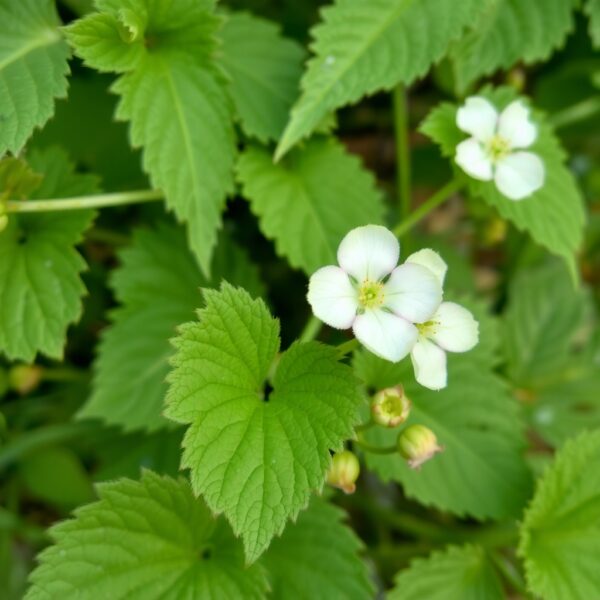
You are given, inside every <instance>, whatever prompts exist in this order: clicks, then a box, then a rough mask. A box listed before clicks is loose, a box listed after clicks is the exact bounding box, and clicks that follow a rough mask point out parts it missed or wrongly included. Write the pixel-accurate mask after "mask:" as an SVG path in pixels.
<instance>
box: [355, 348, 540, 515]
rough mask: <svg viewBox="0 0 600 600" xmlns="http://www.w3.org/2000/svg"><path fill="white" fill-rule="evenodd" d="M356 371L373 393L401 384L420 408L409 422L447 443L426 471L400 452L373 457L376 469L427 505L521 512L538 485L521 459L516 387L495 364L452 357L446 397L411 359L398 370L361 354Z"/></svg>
mask: <svg viewBox="0 0 600 600" xmlns="http://www.w3.org/2000/svg"><path fill="white" fill-rule="evenodd" d="M355 370H356V373H357V375H358V376H359V378H361V379H362V380H363V381H364V382H365V383H366V384H367V386H368V387H369V389H370V390H373V391H375V390H379V389H382V388H384V387H390V386H393V385H398V384H399V383H401V384H402V385H403V386H404V389H405V391H406V394H407V396H408V397H409V398H410V399H411V400H412V403H413V407H412V410H411V415H410V417H409V420H408V422H407V423H408V425H412V424H416V423H419V424H422V425H425V426H427V427H429V428H430V429H432V430H433V431H434V432H435V434H436V436H437V438H438V440H439V443H440V444H441V445H442V446H444V452H442V453H441V454H439V455H437V456H436V457H435V458H433V459H432V460H430V461H429V462H427V463H425V464H424V465H423V466H422V467H421V469H420V470H419V471H415V470H412V469H410V468H409V467H408V466H407V465H406V462H405V461H404V460H403V459H402V458H401V457H400V456H399V455H397V454H394V455H375V454H370V453H367V454H366V461H367V465H368V466H369V467H370V468H372V469H374V470H375V471H376V472H377V473H378V474H379V475H380V476H381V477H382V478H383V479H384V480H393V481H397V482H399V483H401V484H402V486H403V488H404V491H405V493H406V494H407V495H408V496H409V497H411V498H415V499H417V500H418V501H419V502H421V503H422V504H425V505H428V506H429V505H432V506H436V507H438V508H441V509H443V510H449V511H451V512H453V513H455V514H458V515H469V516H472V517H475V518H477V519H486V518H495V519H501V518H504V517H509V516H516V515H518V514H520V511H521V510H522V508H523V505H524V504H525V502H526V500H527V498H528V496H529V492H530V483H531V482H530V475H529V472H528V470H527V467H526V465H525V463H524V461H523V457H522V452H523V449H524V446H525V439H524V432H523V429H524V427H523V420H522V416H521V413H520V409H519V405H518V404H517V402H516V401H515V399H514V398H513V397H512V396H511V394H510V393H509V389H508V388H507V386H506V385H505V384H504V383H503V382H502V381H501V380H500V379H499V378H498V377H497V376H496V375H494V374H493V373H492V372H491V371H490V370H489V367H487V368H485V367H484V366H483V365H482V363H481V362H480V361H479V360H470V359H469V357H468V355H455V356H450V357H449V360H448V372H449V385H448V387H447V388H445V389H443V390H441V391H439V392H432V391H431V390H428V389H426V388H423V387H421V386H419V385H418V384H417V383H415V382H414V376H413V374H412V367H411V365H410V364H409V363H408V362H407V361H405V362H403V363H400V364H397V365H394V364H392V363H389V362H386V361H383V360H381V359H379V358H376V357H375V356H373V355H372V354H369V353H367V352H360V353H357V354H356V355H355ZM397 435H398V431H397V430H395V429H391V430H390V429H383V428H373V429H371V430H368V431H367V432H366V433H365V438H366V439H367V441H368V442H369V443H371V444H373V445H377V446H391V445H393V444H394V443H395V441H396V437H397Z"/></svg>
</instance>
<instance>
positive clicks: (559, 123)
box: [549, 96, 600, 129]
mask: <svg viewBox="0 0 600 600" xmlns="http://www.w3.org/2000/svg"><path fill="white" fill-rule="evenodd" d="M598 112H600V96H592V97H591V98H586V99H585V100H582V101H581V102H578V103H577V104H573V105H572V106H569V107H568V108H565V109H563V110H561V111H559V112H557V113H554V114H553V115H552V116H551V117H550V118H549V121H550V123H551V124H552V125H554V128H555V129H559V128H560V127H566V126H567V125H573V124H574V123H579V122H580V121H585V120H586V119H589V118H590V117H593V116H594V115H595V114H596V113H598Z"/></svg>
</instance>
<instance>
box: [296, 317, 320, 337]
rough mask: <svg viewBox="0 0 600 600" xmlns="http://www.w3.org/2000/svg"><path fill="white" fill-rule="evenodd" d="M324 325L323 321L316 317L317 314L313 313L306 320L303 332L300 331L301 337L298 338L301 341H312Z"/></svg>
mask: <svg viewBox="0 0 600 600" xmlns="http://www.w3.org/2000/svg"><path fill="white" fill-rule="evenodd" d="M322 327H323V323H322V322H321V321H319V319H317V317H315V315H311V317H310V319H309V320H308V321H307V322H306V325H305V326H304V329H303V330H302V333H300V337H299V338H298V339H299V340H300V341H301V342H310V341H311V340H314V339H315V338H316V337H317V336H318V335H319V332H320V331H321V328H322Z"/></svg>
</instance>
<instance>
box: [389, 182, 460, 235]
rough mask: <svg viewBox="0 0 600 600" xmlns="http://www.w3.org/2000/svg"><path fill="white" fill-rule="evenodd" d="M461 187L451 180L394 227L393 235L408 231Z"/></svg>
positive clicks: (458, 183)
mask: <svg viewBox="0 0 600 600" xmlns="http://www.w3.org/2000/svg"><path fill="white" fill-rule="evenodd" d="M462 186H463V182H462V181H458V180H457V179H453V180H452V181H450V182H449V183H447V184H446V185H445V186H444V187H442V188H440V189H439V190H438V191H437V192H436V193H435V194H433V196H431V197H430V198H428V199H427V200H425V202H423V204H421V205H420V206H419V207H418V208H417V209H416V210H414V211H413V212H412V213H411V214H410V215H409V216H408V217H407V218H406V219H404V220H403V221H401V222H400V223H399V224H398V225H396V227H394V229H393V231H394V234H395V235H396V236H398V237H400V236H402V235H404V234H405V233H406V232H407V231H410V230H411V229H412V228H413V227H414V226H415V225H416V224H417V223H418V222H419V221H420V220H421V219H423V218H424V217H426V216H427V215H428V214H429V213H430V212H431V211H432V210H433V209H434V208H436V207H438V206H439V205H440V204H442V202H444V201H445V200H447V199H448V198H449V197H450V196H452V194H454V193H456V192H457V191H458V190H459V189H460V188H461V187H462Z"/></svg>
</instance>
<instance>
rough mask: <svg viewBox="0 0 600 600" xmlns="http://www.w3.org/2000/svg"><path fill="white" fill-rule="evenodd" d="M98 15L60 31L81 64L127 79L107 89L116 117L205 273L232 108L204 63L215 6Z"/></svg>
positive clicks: (230, 138)
mask: <svg viewBox="0 0 600 600" xmlns="http://www.w3.org/2000/svg"><path fill="white" fill-rule="evenodd" d="M99 8H100V9H101V10H102V12H101V13H95V14H92V15H89V16H87V17H85V18H83V19H80V20H78V21H76V22H75V23H74V24H73V25H71V26H70V27H69V28H68V30H67V31H68V38H69V41H70V42H71V44H72V45H73V47H74V48H75V52H76V53H77V54H79V55H80V56H81V57H82V58H83V59H84V60H85V62H86V63H87V64H89V65H90V66H92V67H95V68H99V69H101V70H109V69H110V70H114V71H126V72H125V73H124V74H123V75H121V77H120V78H119V79H118V80H117V81H116V82H115V84H114V86H113V91H115V92H116V93H118V94H119V95H120V96H121V101H120V103H119V106H118V109H117V117H118V118H119V119H122V120H127V121H130V122H131V140H132V142H133V145H134V146H135V147H138V146H142V147H143V150H144V153H143V157H144V158H143V162H144V168H145V169H146V170H147V171H148V172H149V174H150V178H151V181H152V183H153V185H154V186H155V187H157V188H161V189H162V190H164V192H165V194H166V200H167V204H168V206H169V207H170V208H172V209H173V210H174V211H175V213H176V215H177V216H178V218H179V219H181V220H184V221H185V222H186V223H187V224H188V226H189V243H190V246H191V247H192V249H193V251H194V252H195V253H196V255H197V257H198V260H199V261H200V265H201V267H202V269H203V271H204V272H205V273H208V272H209V267H210V258H211V253H212V250H213V247H214V245H215V243H216V240H217V231H218V229H219V227H220V224H221V211H222V209H223V207H224V204H225V198H226V195H227V193H228V192H230V191H232V189H233V177H232V166H233V161H234V155H235V142H234V133H233V125H232V107H231V102H230V101H229V98H228V95H227V92H226V90H225V87H224V85H223V82H222V77H221V76H220V74H219V73H218V69H217V68H216V66H215V65H214V64H213V55H214V53H215V51H216V46H217V40H216V31H217V29H218V27H219V25H220V23H221V21H220V19H219V18H218V17H216V16H215V15H214V2H213V1H212V0H199V1H196V0H182V1H179V2H169V1H167V0H156V1H155V0H127V1H126V2H125V3H123V2H116V0H103V1H102V2H100V3H99ZM111 27H112V29H111ZM115 29H116V33H115ZM110 36H112V37H110ZM132 48H133V50H132Z"/></svg>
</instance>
